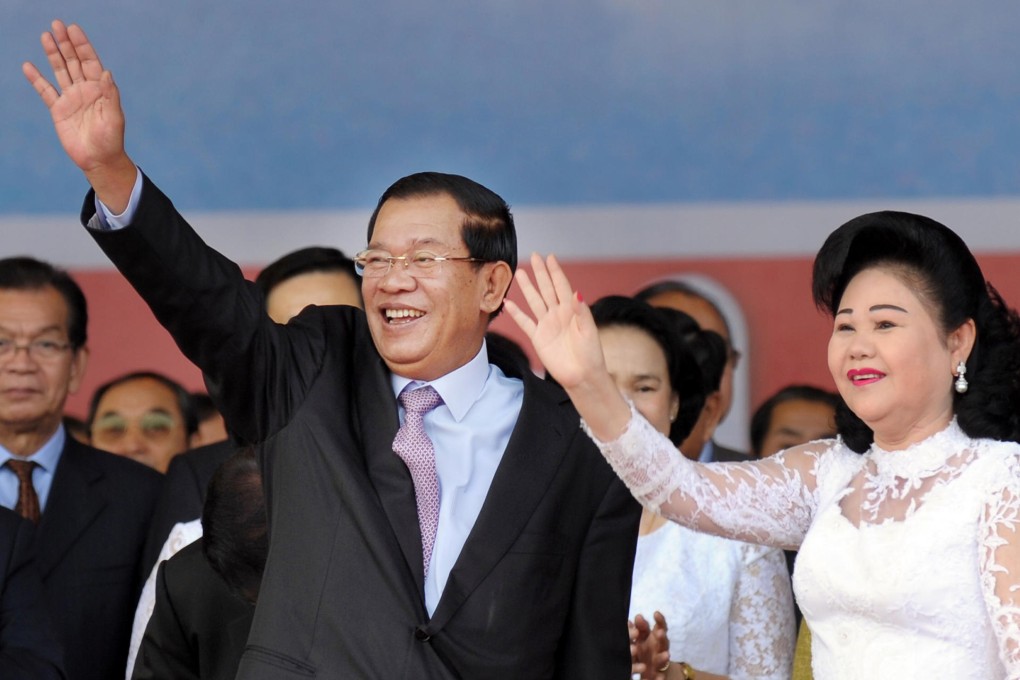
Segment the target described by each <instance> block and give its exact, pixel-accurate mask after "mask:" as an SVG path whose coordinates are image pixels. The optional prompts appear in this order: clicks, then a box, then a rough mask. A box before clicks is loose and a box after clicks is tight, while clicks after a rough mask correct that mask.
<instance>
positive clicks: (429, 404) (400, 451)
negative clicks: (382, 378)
mask: <svg viewBox="0 0 1020 680" xmlns="http://www.w3.org/2000/svg"><path fill="white" fill-rule="evenodd" d="M398 399H399V400H400V405H401V406H403V407H404V424H403V426H401V428H400V430H398V431H397V436H396V437H394V438H393V451H394V453H396V454H397V455H398V456H400V459H401V460H402V461H404V464H405V465H407V469H408V470H409V471H410V472H411V481H413V482H414V497H415V500H416V501H417V503H418V526H419V527H420V528H421V549H422V560H423V561H424V564H425V576H426V578H427V577H428V575H429V562H430V561H431V560H432V546H433V545H435V543H436V530H437V529H438V528H439V477H438V476H437V475H436V450H435V449H434V448H433V447H432V440H431V439H429V436H428V434H426V433H425V422H424V418H425V414H426V413H428V412H429V411H431V410H432V409H434V408H435V407H436V406H439V404H441V403H443V398H442V397H440V396H439V393H438V392H436V391H435V389H433V388H432V387H431V386H426V387H422V388H420V389H417V390H404V391H403V392H401V393H400V397H398Z"/></svg>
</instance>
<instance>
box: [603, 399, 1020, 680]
mask: <svg viewBox="0 0 1020 680" xmlns="http://www.w3.org/2000/svg"><path fill="white" fill-rule="evenodd" d="M596 443H598V444H599V447H600V448H601V449H602V452H603V455H605V457H606V459H607V460H608V461H609V462H610V464H611V465H612V466H613V468H614V469H615V470H616V472H617V474H619V475H620V477H621V478H622V479H623V481H624V482H625V483H626V484H627V486H628V487H630V489H631V491H632V492H633V493H634V495H635V497H636V498H637V499H638V500H639V501H641V502H642V503H643V504H644V505H645V506H646V507H648V508H650V509H652V510H654V511H656V512H660V513H661V514H663V515H666V516H668V517H670V518H671V519H673V520H675V521H677V522H679V523H681V524H684V525H687V526H689V527H691V528H697V529H699V530H702V531H709V532H712V533H717V534H720V535H724V536H729V537H732V538H737V539H740V540H747V541H757V542H761V543H766V544H770V545H773V546H778V547H790V548H796V547H800V554H799V556H798V558H797V570H796V573H795V575H794V591H795V592H796V594H797V599H798V602H799V603H800V605H801V608H802V610H803V612H804V616H805V618H806V620H807V622H808V625H809V626H810V628H811V632H812V635H813V638H812V655H813V662H812V663H813V669H814V677H815V678H816V680H842V679H844V678H846V679H850V678H853V679H855V680H858V679H861V678H883V679H884V678H895V679H896V680H914V679H916V680H921V679H922V678H923V679H925V680H928V679H929V678H935V677H944V678H954V680H961V679H967V678H973V679H974V680H998V679H1001V678H1008V679H1011V680H1014V679H1020V593H1018V590H1020V525H1018V520H1020V446H1018V445H1017V444H1013V443H1003V442H996V441H991V440H976V439H971V438H969V437H967V436H966V435H965V434H964V433H963V432H962V431H961V430H960V428H959V427H958V426H957V425H956V423H955V421H954V422H953V423H951V424H950V425H949V426H948V427H947V428H946V429H945V430H943V431H942V432H940V433H938V434H936V435H934V436H932V437H930V438H929V439H927V440H925V441H923V442H920V443H918V444H915V445H913V446H911V447H910V448H908V449H906V450H903V451H883V450H881V449H878V448H877V447H872V448H871V450H869V451H868V452H866V453H865V454H864V455H858V454H856V453H854V452H852V451H850V450H849V449H848V448H847V447H846V446H845V445H843V444H842V443H841V442H840V441H839V440H835V441H828V442H815V443H813V444H807V445H804V446H802V447H797V448H796V449H791V450H789V451H786V452H784V453H781V454H778V455H777V456H774V457H772V458H768V459H765V460H762V461H755V462H751V463H716V464H709V465H703V464H698V463H693V462H691V461H688V460H687V459H685V458H683V456H681V455H680V454H679V453H678V452H677V450H676V449H675V447H673V446H672V444H670V442H669V440H667V439H665V438H664V437H662V436H661V435H660V434H659V433H658V432H656V431H655V430H654V429H653V428H652V427H651V426H650V425H648V423H647V422H646V421H645V420H644V419H643V418H641V417H640V416H638V415H637V414H636V413H635V414H634V415H633V416H632V419H631V423H630V425H629V426H628V428H627V431H626V432H625V433H624V434H623V435H622V436H621V437H620V438H619V439H617V440H616V441H614V442H610V443H608V444H606V443H601V442H598V441H597V440H596Z"/></svg>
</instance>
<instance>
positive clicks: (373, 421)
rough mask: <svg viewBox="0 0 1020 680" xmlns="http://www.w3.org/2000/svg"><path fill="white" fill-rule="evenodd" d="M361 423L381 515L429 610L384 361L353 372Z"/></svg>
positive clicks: (393, 399)
mask: <svg viewBox="0 0 1020 680" xmlns="http://www.w3.org/2000/svg"><path fill="white" fill-rule="evenodd" d="M355 374H356V375H355V385H357V394H358V398H357V408H358V411H359V418H358V422H359V423H360V424H361V427H362V432H361V437H362V441H363V442H364V446H365V466H366V468H367V470H368V475H369V478H370V479H371V481H372V485H373V486H374V487H375V491H376V493H377V494H378V496H379V500H380V501H381V503H382V508H383V512H384V513H385V515H386V519H387V520H388V522H389V525H390V528H391V529H392V530H393V534H394V536H395V537H396V540H397V544H398V545H399V546H400V552H401V553H402V554H403V556H404V561H405V562H406V564H407V568H408V569H409V571H410V574H412V575H413V578H414V583H415V584H416V586H417V592H418V595H419V598H420V600H421V606H422V607H423V608H424V606H425V593H424V582H425V568H424V566H423V565H422V559H421V553H422V547H421V531H420V530H419V529H418V506H417V505H416V504H415V498H414V483H413V482H412V481H411V475H410V473H409V472H408V471H407V467H406V466H405V465H404V463H403V461H401V460H400V458H399V457H398V456H397V455H396V454H395V453H393V438H394V437H395V436H396V435H397V429H398V428H399V427H400V420H399V418H398V417H397V400H396V397H394V396H393V387H392V385H391V384H390V379H389V372H388V371H387V370H386V368H385V366H384V364H383V362H382V359H381V358H377V359H376V360H375V361H366V362H363V363H362V364H361V365H359V366H357V367H356V368H355Z"/></svg>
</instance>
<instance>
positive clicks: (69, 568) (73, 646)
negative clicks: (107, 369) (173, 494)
mask: <svg viewBox="0 0 1020 680" xmlns="http://www.w3.org/2000/svg"><path fill="white" fill-rule="evenodd" d="M86 324H87V310H86V306H85V297H84V295H82V292H81V289H80V288H79V287H78V285H77V284H76V283H75V282H74V281H73V280H72V279H71V278H70V277H69V276H68V275H67V274H66V273H65V272H63V271H60V270H58V269H55V268H54V267H52V266H51V265H49V264H47V263H45V262H40V261H38V260H34V259H31V258H27V257H17V258H7V259H4V260H0V505H3V506H5V507H8V508H14V507H16V505H17V503H18V500H19V497H20V496H22V491H23V489H21V488H20V485H19V479H18V477H17V475H16V474H15V472H14V471H13V470H12V469H11V467H10V466H9V465H7V462H8V461H9V460H12V459H13V460H15V461H30V462H32V463H35V467H34V469H33V470H32V471H31V473H30V474H31V482H32V488H33V489H34V493H35V494H36V495H37V496H38V505H39V509H40V510H41V519H40V520H39V526H38V530H37V531H36V532H35V551H36V566H37V568H38V571H39V575H40V577H41V579H42V582H43V587H44V590H45V593H46V599H47V601H48V604H49V606H50V611H51V612H52V613H53V616H54V620H55V621H56V623H57V626H58V633H59V634H60V636H61V640H62V642H63V645H64V649H65V652H66V661H65V664H64V665H65V668H66V670H67V675H68V677H69V678H71V679H72V680H86V679H88V680H91V679H92V678H113V677H117V676H118V675H120V674H122V673H123V667H124V664H125V662H126V660H127V645H128V640H129V638H130V634H131V619H132V616H133V614H134V606H135V600H136V598H137V596H138V584H139V583H140V581H139V572H138V568H139V561H140V557H141V549H142V545H143V543H144V541H145V536H146V532H147V531H148V521H149V517H150V515H151V514H152V507H153V503H154V502H155V499H156V495H157V494H158V492H159V485H160V482H161V475H160V474H159V473H157V472H155V471H154V470H151V469H149V468H147V467H145V466H144V465H141V464H139V463H135V462H134V461H131V460H128V459H127V458H122V457H120V456H115V455H113V454H111V453H105V452H102V451H97V450H96V449H93V448H90V447H88V446H85V445H83V444H80V443H78V442H77V441H76V440H75V439H74V438H73V437H70V436H68V435H67V434H66V432H65V431H64V428H63V426H62V424H61V417H62V414H63V409H64V403H65V401H66V400H67V395H68V393H69V392H73V391H74V390H76V389H77V388H78V386H79V385H80V384H81V379H82V376H83V374H84V372H85V365H86V363H87V359H88V350H87V349H86V347H85V341H86V333H85V329H86Z"/></svg>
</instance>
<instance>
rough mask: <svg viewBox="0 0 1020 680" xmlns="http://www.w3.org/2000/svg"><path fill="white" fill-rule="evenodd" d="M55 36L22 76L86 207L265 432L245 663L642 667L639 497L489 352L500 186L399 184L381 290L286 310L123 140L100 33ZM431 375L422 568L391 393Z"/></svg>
mask: <svg viewBox="0 0 1020 680" xmlns="http://www.w3.org/2000/svg"><path fill="white" fill-rule="evenodd" d="M58 43H59V49H58ZM43 47H44V49H45V51H46V53H47V58H48V59H49V61H50V64H51V65H52V66H53V68H54V74H55V77H56V81H57V83H58V85H59V87H60V88H61V92H57V90H56V89H55V88H54V87H52V86H51V85H50V84H49V83H48V82H47V81H46V79H45V78H43V77H42V75H41V74H40V73H39V71H38V70H37V69H36V68H35V67H34V66H31V65H26V66H25V74H26V76H27V77H28V79H29V81H30V82H32V83H33V85H34V86H35V88H36V90H37V91H38V92H39V93H40V95H41V97H42V99H43V101H44V103H46V105H47V106H48V107H49V108H50V112H51V115H52V117H53V120H54V122H55V124H56V129H57V132H58V136H59V137H60V140H61V143H62V144H63V146H64V148H65V150H66V151H67V153H68V155H69V156H70V157H71V158H72V159H73V160H74V162H75V163H76V164H77V165H78V166H79V167H80V168H81V169H82V170H83V171H84V172H85V174H86V178H87V179H88V181H89V183H90V184H91V185H92V187H93V189H94V191H95V195H92V194H91V193H90V195H89V196H88V197H87V198H86V202H85V206H84V211H83V220H84V221H86V222H88V223H89V224H90V225H91V226H92V227H93V229H94V236H95V238H96V239H97V241H98V242H99V243H100V245H101V246H102V248H103V249H104V250H105V251H106V253H107V254H108V256H109V257H110V258H111V259H112V260H113V262H114V263H115V264H116V265H117V267H118V268H119V269H120V270H121V271H122V272H123V273H124V275H125V276H126V277H127V278H128V280H129V281H130V282H131V283H132V284H133V285H134V286H135V288H136V289H137V290H138V291H139V292H140V293H141V295H142V297H143V298H145V300H146V301H147V302H148V303H149V305H150V306H151V307H152V308H153V310H154V312H155V313H156V316H157V318H159V320H160V321H161V322H162V323H163V324H164V325H165V326H166V327H167V328H168V329H169V330H170V332H171V333H172V334H173V336H174V337H175V338H176V340H177V342H178V344H179V345H180V346H181V348H182V349H183V350H184V352H185V353H186V354H187V355H188V356H189V357H190V358H191V359H192V360H193V361H195V363H196V364H198V366H199V367H200V368H201V369H202V370H203V372H204V373H205V375H206V376H208V377H209V380H210V382H211V385H210V387H211V390H210V391H211V392H212V393H215V394H218V395H219V397H220V407H221V410H222V411H223V413H224V416H225V418H226V422H227V426H228V429H229V430H230V431H231V432H236V433H237V434H238V436H239V437H240V438H242V439H243V440H246V441H252V442H257V443H258V445H259V447H260V456H261V460H262V467H263V476H264V483H265V486H266V491H267V501H268V503H269V522H270V546H269V557H268V561H267V564H266V572H265V576H264V579H263V582H262V590H261V593H260V596H259V604H258V608H257V610H256V613H255V620H254V622H253V625H252V630H251V635H250V637H249V640H248V647H247V650H246V652H245V655H244V658H243V659H242V662H241V666H240V669H239V671H238V677H239V678H242V679H244V680H248V679H252V678H260V679H261V678H267V679H268V678H273V679H274V680H275V679H280V678H307V677H317V678H414V679H415V680H420V679H424V678H487V679H492V678H507V679H510V678H513V679H514V680H519V679H521V678H527V679H528V680H538V679H541V678H607V679H608V678H612V679H613V680H617V679H618V678H622V677H626V675H627V673H628V672H629V669H630V654H629V651H628V640H627V634H626V615H627V605H628V599H629V596H628V592H629V588H630V575H631V568H632V563H633V551H634V544H635V538H636V536H637V520H638V513H639V509H638V507H637V505H636V504H635V503H634V502H633V501H632V500H630V499H629V498H628V494H627V493H626V491H625V490H624V489H622V487H621V486H620V484H619V483H618V482H617V481H616V479H615V475H613V473H612V471H611V470H610V469H609V467H608V466H607V465H606V463H604V461H603V460H602V458H601V456H600V455H599V453H598V451H597V450H596V449H595V447H594V446H593V445H592V443H591V442H590V441H589V440H588V439H587V437H586V436H585V435H584V434H583V433H582V432H581V431H580V429H579V427H578V417H577V414H576V412H575V411H574V410H573V409H572V407H571V406H570V405H569V402H568V400H567V399H566V397H565V395H564V394H563V392H562V391H560V390H559V389H558V388H556V387H555V386H552V385H548V384H546V383H544V382H543V381H540V380H538V379H537V378H535V377H534V376H533V375H531V374H530V372H525V374H523V375H522V374H515V373H514V371H513V370H512V369H511V368H510V367H509V366H504V367H499V366H495V365H492V364H490V363H489V360H488V357H487V355H486V353H485V346H484V344H483V338H484V335H485V331H486V328H487V326H488V322H489V319H490V316H491V315H493V314H495V313H496V312H497V311H498V310H499V309H500V307H501V305H502V301H503V297H504V295H505V294H506V291H507V289H508V287H509V285H510V282H511V278H512V272H513V269H514V267H515V266H516V255H517V254H516V235H515V232H514V228H513V221H512V218H511V217H510V213H509V209H508V208H507V206H506V204H505V203H504V202H503V201H502V199H500V198H499V197H498V196H496V195H495V194H494V193H492V192H491V191H489V190H488V189H486V188H484V187H482V186H481V185H479V184H476V183H475V182H472V181H470V180H468V179H466V178H463V177H458V176H453V175H440V174H436V173H425V174H420V175H413V176H411V177H408V178H405V179H403V180H401V181H399V182H397V183H396V184H395V185H393V186H392V187H390V189H388V190H387V192H386V193H384V195H383V197H382V198H381V199H380V201H379V205H378V207H377V209H376V211H375V213H374V214H373V216H372V219H371V221H370V223H369V248H371V249H373V251H374V253H372V254H370V255H368V256H367V262H368V263H369V270H368V271H367V272H366V273H368V274H369V275H370V276H367V277H365V278H364V279H363V283H362V292H363V294H364V300H365V311H364V312H363V311H361V310H358V309H354V308H352V307H345V306H337V307H309V308H308V309H306V310H304V311H303V312H302V313H301V314H300V315H299V316H298V317H296V318H295V319H293V320H292V321H291V322H290V323H288V324H287V325H285V326H281V325H278V324H275V323H273V322H272V321H270V320H269V319H267V318H266V315H265V313H264V311H263V306H264V305H263V300H262V298H261V295H260V294H259V292H258V291H257V290H256V289H255V287H254V286H253V285H252V284H249V283H248V282H246V281H245V280H244V278H243V277H242V275H241V272H240V270H239V269H238V267H237V266H236V265H234V264H233V263H232V262H230V261H229V260H227V259H226V258H224V257H223V256H221V255H220V254H218V253H216V252H215V251H213V250H211V249H209V248H208V247H207V246H206V245H205V244H204V243H203V242H202V241H201V240H200V239H199V238H198V236H197V235H196V234H195V233H194V232H193V231H192V230H191V228H190V227H189V226H188V225H187V224H186V223H185V222H184V220H183V219H182V218H181V216H180V215H179V214H178V213H177V211H176V210H175V209H174V207H173V205H172V204H171V203H170V201H169V200H168V199H167V198H166V197H165V196H163V194H162V193H161V192H160V191H159V190H158V189H157V188H156V187H155V185H153V184H152V183H151V182H149V181H148V180H147V179H145V178H143V176H142V175H141V174H140V173H139V172H138V170H137V168H136V167H135V165H134V163H133V161H132V160H131V159H130V158H129V157H128V156H127V155H126V154H125V152H124V148H123V129H124V128H123V114H122V110H121V108H120V105H119V102H120V99H119V94H118V92H117V90H116V87H115V85H114V84H113V81H112V79H111V78H110V77H109V76H108V75H104V72H103V70H102V66H101V64H99V62H98V58H97V57H96V55H95V52H94V50H93V48H92V46H91V44H90V43H89V42H88V40H87V38H86V37H85V35H84V33H83V32H81V30H80V29H78V28H77V27H74V26H72V27H71V30H70V31H69V30H68V29H66V28H65V27H64V25H63V24H61V23H60V22H54V24H53V33H52V34H50V33H47V34H44V37H43ZM97 200H98V201H100V202H101V203H102V205H101V206H100V212H99V213H97V212H96V211H97V203H96V201H97ZM107 228H109V230H105V229H107ZM425 252H430V253H433V254H434V255H433V256H424V255H421V253H425ZM437 256H438V257H437ZM438 258H445V261H443V260H441V259H438ZM363 261H365V260H363ZM390 265H392V266H390ZM371 274H375V276H371ZM420 383H429V384H431V385H432V386H433V387H434V388H435V389H436V390H437V391H438V392H439V394H440V395H441V396H442V399H443V402H444V403H442V404H441V405H439V406H438V407H437V408H435V409H434V410H433V411H431V412H430V413H428V415H426V416H425V429H426V431H427V433H428V434H429V436H430V438H431V440H432V441H433V443H434V445H435V450H436V460H437V467H438V475H439V480H440V487H441V489H442V501H441V503H442V505H441V508H440V516H439V529H438V534H437V535H436V542H435V549H434V551H433V552H432V554H431V556H429V557H428V560H429V562H428V564H427V565H426V563H425V562H424V559H425V556H424V555H423V547H422V546H423V541H422V533H421V531H419V518H418V511H417V508H416V498H415V486H414V484H413V483H412V479H411V476H410V474H409V473H408V469H407V467H406V466H405V465H404V463H403V462H402V460H401V459H400V458H398V457H397V455H396V454H395V453H394V450H393V443H394V437H395V435H396V434H397V431H398V428H400V427H401V420H402V415H403V413H402V411H401V409H400V408H398V401H397V396H396V395H397V394H398V393H399V392H400V391H401V390H402V389H403V388H404V387H405V386H406V384H411V385H412V387H418V385H419V384H420ZM426 567H427V569H426ZM426 572H427V574H428V576H427V578H426Z"/></svg>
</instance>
